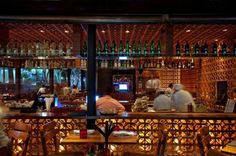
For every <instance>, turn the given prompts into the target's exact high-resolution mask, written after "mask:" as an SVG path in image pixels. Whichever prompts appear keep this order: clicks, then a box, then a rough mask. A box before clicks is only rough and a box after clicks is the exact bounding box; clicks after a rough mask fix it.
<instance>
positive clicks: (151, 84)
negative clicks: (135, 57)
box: [146, 76, 161, 90]
mask: <svg viewBox="0 0 236 156" xmlns="http://www.w3.org/2000/svg"><path fill="white" fill-rule="evenodd" d="M160 84H161V81H160V80H159V77H156V78H153V76H152V77H151V78H150V79H149V80H148V81H147V82H146V88H147V89H154V90H157V89H159V88H160Z"/></svg>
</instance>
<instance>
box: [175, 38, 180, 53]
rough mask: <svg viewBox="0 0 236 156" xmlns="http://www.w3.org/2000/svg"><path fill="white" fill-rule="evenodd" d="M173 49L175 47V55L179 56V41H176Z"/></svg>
mask: <svg viewBox="0 0 236 156" xmlns="http://www.w3.org/2000/svg"><path fill="white" fill-rule="evenodd" d="M175 49H176V56H180V44H179V41H177V44H176V46H175Z"/></svg>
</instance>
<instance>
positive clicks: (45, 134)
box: [41, 121, 84, 156]
mask: <svg viewBox="0 0 236 156" xmlns="http://www.w3.org/2000/svg"><path fill="white" fill-rule="evenodd" d="M56 125H57V123H56V122H55V121H51V122H48V123H46V124H45V125H44V126H43V130H42V131H41V141H42V147H43V154H44V155H45V156H47V155H49V152H48V146H47V142H48V141H50V140H53V143H54V148H55V152H54V154H52V155H53V156H57V155H66V156H73V155H76V156H83V155H84V154H83V152H59V139H58V137H57V135H58V134H59V129H55V126H56ZM50 155H51V154H50Z"/></svg>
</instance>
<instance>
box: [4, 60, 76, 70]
mask: <svg viewBox="0 0 236 156" xmlns="http://www.w3.org/2000/svg"><path fill="white" fill-rule="evenodd" d="M16 64H17V62H16V61H14V60H12V59H4V60H2V61H1V66H7V67H19V66H20V67H22V68H73V67H75V61H74V60H21V62H20V65H16Z"/></svg>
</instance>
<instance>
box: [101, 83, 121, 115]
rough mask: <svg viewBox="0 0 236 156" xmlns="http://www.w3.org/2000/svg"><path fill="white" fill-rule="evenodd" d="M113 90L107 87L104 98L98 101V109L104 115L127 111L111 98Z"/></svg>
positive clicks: (103, 94)
mask: <svg viewBox="0 0 236 156" xmlns="http://www.w3.org/2000/svg"><path fill="white" fill-rule="evenodd" d="M111 93H112V88H111V87H107V88H106V89H105V90H104V91H103V93H102V97H101V98H99V99H98V100H97V101H96V107H97V110H98V111H99V112H102V113H117V112H123V111H125V107H124V106H123V105H122V104H121V103H120V102H119V101H117V100H116V99H114V98H112V97H111Z"/></svg>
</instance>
